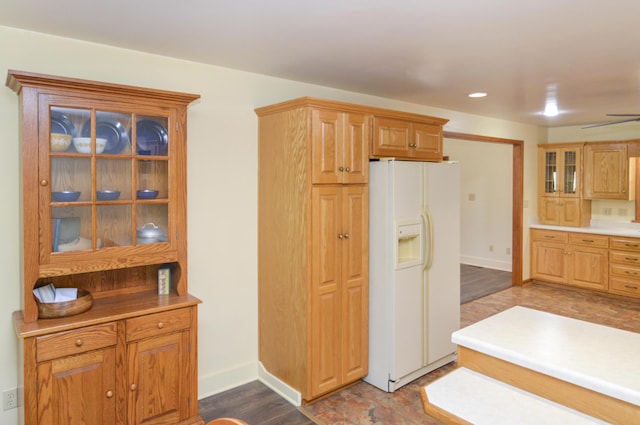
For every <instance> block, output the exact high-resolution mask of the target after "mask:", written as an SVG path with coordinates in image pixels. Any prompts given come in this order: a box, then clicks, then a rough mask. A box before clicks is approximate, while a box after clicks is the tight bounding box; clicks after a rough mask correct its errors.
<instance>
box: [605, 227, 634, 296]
mask: <svg viewBox="0 0 640 425" xmlns="http://www.w3.org/2000/svg"><path fill="white" fill-rule="evenodd" d="M609 243H610V247H611V249H610V251H609V268H610V276H609V278H610V280H609V283H610V288H609V290H610V292H612V293H614V294H619V295H626V296H630V297H634V298H640V239H638V238H628V237H614V236H612V237H610V242H609Z"/></svg>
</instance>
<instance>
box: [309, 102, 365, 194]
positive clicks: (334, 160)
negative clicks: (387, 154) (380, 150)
mask: <svg viewBox="0 0 640 425" xmlns="http://www.w3.org/2000/svg"><path fill="white" fill-rule="evenodd" d="M369 122H370V117H369V115H366V114H362V113H355V112H343V111H340V110H335V109H327V108H316V109H313V110H312V112H311V138H312V141H311V157H312V176H311V178H312V181H313V183H314V184H324V183H343V184H350V183H366V182H367V181H368V176H369V155H368V149H367V148H368V144H369V127H370V124H369Z"/></svg>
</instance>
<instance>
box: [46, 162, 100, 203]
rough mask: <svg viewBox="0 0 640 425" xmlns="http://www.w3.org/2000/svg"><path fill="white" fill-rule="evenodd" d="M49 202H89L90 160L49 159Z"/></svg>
mask: <svg viewBox="0 0 640 425" xmlns="http://www.w3.org/2000/svg"><path fill="white" fill-rule="evenodd" d="M50 180H51V184H50V185H49V186H50V187H51V201H52V202H82V201H91V160H90V159H89V158H79V157H75V158H72V157H61V156H60V157H59V156H52V157H51V178H50Z"/></svg>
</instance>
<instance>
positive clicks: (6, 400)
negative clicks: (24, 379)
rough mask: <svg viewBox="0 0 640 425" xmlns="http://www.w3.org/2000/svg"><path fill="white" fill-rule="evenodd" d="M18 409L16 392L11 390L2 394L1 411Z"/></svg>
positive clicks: (15, 389) (14, 389)
mask: <svg viewBox="0 0 640 425" xmlns="http://www.w3.org/2000/svg"><path fill="white" fill-rule="evenodd" d="M16 407H18V390H17V388H12V389H10V390H5V391H3V392H2V410H9V409H15V408H16Z"/></svg>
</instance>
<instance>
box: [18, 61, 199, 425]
mask: <svg viewBox="0 0 640 425" xmlns="http://www.w3.org/2000/svg"><path fill="white" fill-rule="evenodd" d="M7 86H8V87H9V88H11V89H12V90H14V91H15V92H16V93H17V94H18V95H19V101H20V133H21V150H22V164H21V170H22V201H23V204H22V213H23V220H22V227H23V228H22V231H23V251H22V253H21V262H22V267H23V282H22V291H21V293H22V300H21V310H19V311H16V312H14V313H13V323H14V327H15V330H16V333H17V336H18V338H19V343H18V345H19V350H20V353H19V361H20V365H19V382H18V385H19V390H20V391H21V392H22V395H23V397H22V399H23V405H22V407H21V409H20V411H19V419H20V423H21V424H26V425H84V424H100V425H109V424H128V425H169V424H173V425H175V424H182V425H191V424H204V421H203V420H202V418H200V417H199V416H198V400H197V376H198V375H197V351H198V350H197V342H198V341H197V320H198V319H197V317H198V312H197V306H198V304H200V300H199V299H197V298H196V297H193V296H192V295H190V294H189V293H188V292H187V289H188V288H187V240H186V236H187V231H186V217H187V213H186V204H187V202H186V195H185V194H186V116H187V106H188V105H189V103H191V102H192V101H194V100H196V99H198V97H199V96H197V95H192V94H185V93H176V92H168V91H160V90H152V89H145V88H139V87H131V86H123V85H116V84H108V83H99V82H93V81H86V80H79V79H72V78H64V77H55V76H49V75H41V74H34V73H27V72H22V71H9V74H8V77H7ZM74 291H77V292H78V293H79V294H80V293H81V294H82V295H85V294H88V295H85V296H84V297H83V299H84V300H87V299H88V300H90V302H86V303H82V304H81V305H82V307H83V308H82V309H81V310H76V309H75V308H73V307H75V306H76V305H78V304H79V301H80V299H78V300H74V296H71V299H70V300H66V299H60V298H59V296H60V294H61V293H62V292H71V293H73V292H74ZM47 294H50V295H51V299H47V298H45V296H46V295H47Z"/></svg>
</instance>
